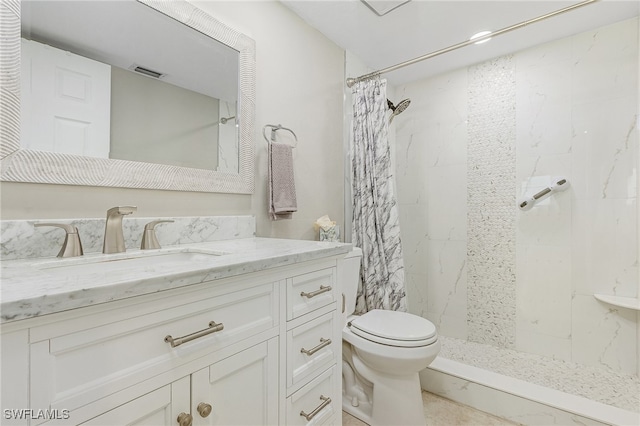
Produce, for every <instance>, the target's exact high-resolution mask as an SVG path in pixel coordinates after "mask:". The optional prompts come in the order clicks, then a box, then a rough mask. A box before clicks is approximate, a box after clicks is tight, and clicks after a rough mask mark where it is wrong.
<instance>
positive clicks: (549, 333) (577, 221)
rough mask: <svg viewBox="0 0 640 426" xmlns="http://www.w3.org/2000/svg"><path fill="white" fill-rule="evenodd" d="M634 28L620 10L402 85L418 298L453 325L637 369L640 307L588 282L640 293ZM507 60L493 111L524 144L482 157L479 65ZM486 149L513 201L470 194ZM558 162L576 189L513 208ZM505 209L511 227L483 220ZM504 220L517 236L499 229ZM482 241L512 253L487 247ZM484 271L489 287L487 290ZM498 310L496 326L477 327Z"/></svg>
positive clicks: (401, 145) (434, 316) (617, 369)
mask: <svg viewBox="0 0 640 426" xmlns="http://www.w3.org/2000/svg"><path fill="white" fill-rule="evenodd" d="M638 26H639V25H638V18H635V19H631V20H626V21H622V22H619V23H617V24H613V25H610V26H606V27H602V28H598V29H595V30H591V31H588V32H585V33H582V34H577V35H575V36H572V37H568V38H565V39H561V40H557V41H554V42H551V43H546V44H544V45H540V46H537V47H534V48H531V49H527V50H524V51H521V52H518V53H516V54H514V55H513V56H512V57H510V58H509V57H503V58H498V59H496V60H494V61H490V62H488V63H486V64H481V65H480V66H475V67H470V68H468V69H461V70H456V71H453V72H450V73H446V74H443V75H440V76H436V77H434V78H430V79H426V80H423V81H418V82H415V83H411V84H408V85H404V86H400V87H396V92H397V93H398V94H399V95H398V97H399V98H407V97H408V98H411V100H412V103H411V106H410V108H408V109H407V110H406V111H405V112H404V113H403V114H402V116H401V117H398V120H397V123H396V126H397V127H396V137H397V148H396V149H397V160H396V161H397V185H398V201H399V206H400V215H401V224H402V230H403V231H402V232H403V234H402V238H403V245H404V250H405V268H406V274H407V293H408V299H409V300H408V306H409V311H410V312H413V313H416V314H419V315H422V316H424V317H426V318H428V319H429V320H431V321H432V322H434V323H435V324H436V326H437V327H438V330H439V332H440V333H441V334H443V335H444V336H448V337H452V338H456V339H462V340H466V341H473V342H479V343H488V344H490V345H493V346H496V347H502V348H511V349H514V350H516V351H517V352H519V353H522V354H523V356H529V355H537V356H541V357H544V358H548V359H555V360H563V361H568V362H574V363H577V364H578V365H586V366H589V367H590V368H591V367H593V368H597V369H598V368H599V369H601V370H602V371H606V372H609V373H615V374H622V375H628V374H631V375H636V376H637V374H638V367H639V366H638V359H639V358H640V357H638V350H637V344H638V342H637V341H638V336H639V335H640V334H639V332H638V316H637V315H636V314H635V312H633V311H628V310H625V309H623V308H615V307H612V306H609V305H605V304H603V303H601V302H598V301H597V300H596V299H594V297H593V293H605V294H617V295H621V296H631V297H635V296H637V295H638V288H639V284H638V249H637V246H638V241H637V239H638V230H637V210H636V209H637V207H636V199H637V190H638V188H637V181H638V179H637V173H638V170H637V169H638V154H639V153H638V140H639V134H638V128H637V125H638V124H637V123H638V109H639V107H638V104H639V102H638V78H639V77H638V75H639V72H638V60H639V58H638V51H639V46H638ZM505 61H511V64H512V65H513V69H514V72H515V74H514V81H515V86H514V97H515V102H514V104H515V111H510V110H508V109H507V110H505V111H504V112H503V113H501V114H500V115H499V116H497V117H493V118H494V119H495V120H497V121H498V122H500V120H503V121H502V123H503V124H504V126H506V127H508V128H510V129H513V133H514V145H513V148H514V151H513V152H512V151H511V149H510V148H509V149H507V151H506V152H503V153H501V152H500V151H493V152H491V155H488V154H489V149H490V144H488V145H486V147H485V148H486V151H485V150H483V149H485V148H480V149H478V148H479V147H478V146H477V145H474V144H475V143H476V142H477V138H476V137H475V136H476V135H477V132H478V126H483V125H485V126H489V127H490V126H491V125H492V123H489V122H487V123H484V124H483V123H477V122H475V123H474V121H473V109H474V108H475V107H476V105H474V104H473V99H472V98H471V97H472V96H475V95H473V93H474V92H473V91H472V90H473V86H474V85H482V80H480V81H476V82H474V80H473V79H474V78H475V76H477V75H478V72H479V71H481V70H482V73H484V75H485V78H486V85H488V86H490V85H491V84H492V83H491V82H495V81H499V80H500V79H501V78H503V77H504V74H503V71H504V70H503V69H501V68H500V67H496V65H497V64H498V63H502V64H503V65H504V63H505ZM492 67H493V69H492ZM502 81H504V80H502ZM477 93H479V92H477ZM394 122H395V121H394ZM480 130H481V131H485V130H486V129H485V130H482V129H480ZM490 139H491V140H492V141H493V142H496V140H497V139H498V138H490ZM483 156H484V158H488V159H487V160H484V159H482V158H481V157H483ZM491 156H493V158H490V157H491ZM507 158H508V161H507V163H508V164H507V163H505V164H503V163H502V161H504V160H505V159H507ZM487 162H488V164H489V167H495V168H496V173H498V172H499V171H500V173H503V172H504V177H505V178H508V181H509V185H510V187H509V188H508V189H504V190H503V191H500V194H499V196H504V197H506V198H510V199H511V201H510V202H512V206H511V207H510V208H509V210H508V211H504V210H500V207H499V206H501V204H499V203H498V204H496V206H498V207H496V210H494V209H493V208H488V209H484V210H481V211H479V210H478V209H477V206H476V205H475V204H474V199H473V197H472V195H473V194H474V193H475V192H474V191H476V190H477V189H479V188H478V187H476V185H477V184H478V182H479V181H478V180H477V179H476V178H477V173H478V167H479V166H485V167H486V166H487ZM556 176H564V177H566V178H567V179H568V180H569V182H570V185H571V186H570V187H569V189H568V190H567V191H564V192H560V193H556V194H554V195H553V196H552V197H549V198H547V199H545V200H543V201H541V202H539V203H537V204H536V206H535V207H534V208H533V209H531V210H529V211H520V210H519V209H517V208H516V202H515V201H516V200H517V199H519V198H520V197H523V196H526V195H533V194H534V193H535V192H537V191H538V190H539V189H540V188H541V187H543V186H545V185H547V184H548V183H550V182H552V180H553V178H554V177H556ZM493 188H495V186H494V187H493ZM509 191H510V194H506V192H509ZM487 197H488V199H490V198H491V196H490V195H488V194H487ZM494 202H496V200H490V203H494ZM478 213H480V214H479V216H476V215H477V214H478ZM496 215H498V217H502V218H503V219H502V222H501V223H503V224H504V229H501V227H500V226H497V225H496V226H495V227H494V228H493V230H490V229H491V228H487V227H486V226H485V225H486V222H484V223H483V222H482V220H480V221H478V220H476V219H474V218H475V217H477V218H480V219H482V218H483V217H485V216H486V217H489V218H490V217H491V216H496ZM511 226H512V228H510V227H511ZM505 232H506V235H510V236H511V237H513V239H512V240H508V239H507V240H504V239H502V238H498V237H499V235H501V234H503V233H505ZM479 236H485V237H486V238H487V239H486V241H482V244H483V246H482V247H480V246H477V244H478V243H480V242H481V241H480V240H477V239H478V238H479ZM494 240H495V241H496V242H495V244H498V246H496V247H494V246H493V245H491V244H489V245H487V244H488V243H487V241H489V242H490V241H494ZM511 244H512V245H511ZM505 245H506V246H505ZM474 247H475V248H474ZM505 247H506V248H507V250H506V251H504V250H505ZM481 249H483V250H484V251H485V252H487V253H490V254H491V256H497V255H499V256H500V258H501V259H502V260H508V262H507V263H505V262H502V261H497V262H493V263H492V262H491V257H487V258H483V257H482V256H477V255H476V253H477V250H481ZM496 250H501V252H499V253H493V252H494V251H496ZM509 250H514V252H513V255H511V254H510V252H509ZM500 267H503V268H505V269H504V270H502V271H497V270H496V269H498V268H500ZM482 270H484V271H485V272H486V273H487V274H488V275H486V277H489V279H494V282H489V283H487V285H496V286H497V287H496V288H495V290H496V291H495V292H494V293H491V292H478V291H477V290H478V288H479V287H478V277H479V276H480V275H478V271H482ZM491 274H494V275H493V276H494V278H491ZM495 277H500V280H498V279H497V278H495ZM501 291H503V292H504V293H500V292H501ZM494 296H495V297H494ZM491 317H494V318H499V319H500V321H499V322H496V323H495V324H496V325H497V328H489V327H485V328H482V327H477V324H481V323H482V321H483V320H485V321H486V319H487V318H491ZM478 347H486V345H479V346H478ZM536 369H537V367H536V366H535V365H532V366H531V370H532V371H531V373H532V374H534V373H535V370H536ZM542 370H544V369H542ZM536 374H544V372H543V371H540V372H539V373H536ZM587 379H588V378H585V380H587ZM585 385H586V386H588V385H589V384H585ZM593 385H594V386H596V387H597V386H598V384H597V383H594V384H593Z"/></svg>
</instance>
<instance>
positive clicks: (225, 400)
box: [2, 256, 341, 426]
mask: <svg viewBox="0 0 640 426" xmlns="http://www.w3.org/2000/svg"><path fill="white" fill-rule="evenodd" d="M340 267H341V259H340V257H338V256H334V257H331V258H327V259H324V260H316V261H310V262H304V263H299V264H296V265H291V266H285V267H279V268H273V269H269V270H265V271H263V272H259V273H250V274H244V275H239V276H235V277H231V278H224V279H219V280H212V281H207V282H203V283H201V284H196V285H189V286H185V287H180V288H173V289H170V290H164V291H158V292H157V293H154V294H148V295H144V296H137V297H131V298H129V299H124V300H118V301H113V302H108V303H102V304H97V305H93V306H88V307H83V308H79V309H73V310H69V311H65V312H58V313H54V314H50V315H44V316H40V317H36V318H32V319H26V320H21V321H15V322H9V323H4V324H3V325H2V343H3V346H2V355H3V358H4V359H3V360H2V372H3V374H2V391H3V394H5V392H6V390H7V389H11V388H14V389H16V394H15V395H14V396H11V397H6V396H4V395H3V397H2V404H3V406H2V408H3V412H4V410H6V409H21V408H25V409H29V410H30V413H28V415H27V416H26V417H27V418H24V419H21V420H16V419H13V418H12V419H7V417H6V415H5V417H4V419H3V424H5V423H6V424H13V423H15V424H25V425H27V424H28V425H41V424H47V425H49V424H52V425H53V424H87V425H115V424H132V425H133V424H153V425H162V424H166V425H178V424H182V425H184V426H187V425H189V424H192V425H234V424H238V425H240V424H241V425H259V424H266V425H276V424H278V425H283V424H292V425H293V424H295V425H298V424H340V421H341V416H340V415H339V414H340V406H341V404H340V398H341V390H340V386H341V380H340V377H341V370H340V366H341V365H340V363H339V360H340V350H341V330H340V326H339V324H340V312H339V309H338V303H337V300H338V297H337V295H338V294H340V293H339V291H338V289H337V280H336V277H337V272H338V269H339V268H340ZM105 291H108V289H105ZM7 343H11V346H8V345H7ZM39 410H44V412H42V411H40V412H39ZM296 410H297V413H296ZM38 414H40V415H38ZM28 417H32V418H31V419H29V418H28ZM178 419H180V420H181V422H182V423H181V422H180V421H179V420H178ZM12 422H13V423H12Z"/></svg>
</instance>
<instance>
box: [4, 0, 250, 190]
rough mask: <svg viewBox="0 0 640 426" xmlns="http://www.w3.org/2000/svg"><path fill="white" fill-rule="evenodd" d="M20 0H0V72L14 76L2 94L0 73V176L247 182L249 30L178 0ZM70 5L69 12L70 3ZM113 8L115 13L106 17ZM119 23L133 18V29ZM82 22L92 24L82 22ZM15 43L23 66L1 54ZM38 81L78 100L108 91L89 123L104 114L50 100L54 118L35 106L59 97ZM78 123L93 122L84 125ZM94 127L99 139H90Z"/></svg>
mask: <svg viewBox="0 0 640 426" xmlns="http://www.w3.org/2000/svg"><path fill="white" fill-rule="evenodd" d="M20 3H21V2H19V1H9V2H3V3H2V6H0V7H2V8H3V9H5V10H3V11H2V15H1V16H2V22H1V24H2V28H1V29H0V31H2V37H3V43H4V40H7V46H6V48H7V49H5V46H4V45H3V55H2V57H1V58H0V61H1V63H0V71H2V73H3V75H8V76H9V77H10V79H9V81H10V82H11V83H12V84H11V85H7V87H6V89H7V90H6V92H10V93H5V85H4V82H3V96H2V100H0V107H1V108H2V110H1V112H2V113H3V114H2V115H1V116H0V127H1V128H2V132H3V140H2V145H1V146H0V148H1V150H0V154H1V156H2V157H1V158H2V175H1V178H2V180H6V181H18V182H35V183H63V184H72V185H95V186H115V187H135V188H149V189H170V190H180V191H202V192H231V193H251V192H253V186H254V183H253V144H252V136H253V125H254V122H253V121H254V120H253V117H254V93H255V79H254V76H255V45H254V42H253V40H251V39H250V38H248V37H246V36H244V35H242V34H240V33H238V32H236V31H234V30H232V29H230V28H228V27H226V26H225V25H223V24H221V23H220V22H218V21H217V20H215V19H214V18H212V17H211V16H209V15H207V14H206V13H204V12H203V11H201V10H199V9H197V8H195V7H194V6H193V5H191V4H189V3H187V2H183V1H172V2H155V1H151V0H140V1H135V0H129V1H126V2H123V1H118V2H112V1H91V2H86V1H73V2H51V1H44V2H40V1H37V2H22V6H23V7H22V11H21V8H20V6H21V5H20ZM65 4H70V5H71V6H72V8H73V11H72V12H66V11H65V10H64V8H63V6H64V5H65ZM47 8H53V9H47ZM6 12H9V13H6ZM21 12H22V15H21ZM81 12H86V13H84V14H83V15H82V16H83V17H82V18H80V19H77V18H75V19H74V22H70V21H67V20H68V19H69V18H67V17H68V16H74V17H77V16H78V15H79V14H80V13H81ZM112 13H115V14H116V15H115V16H117V17H118V18H113V19H109V18H105V17H108V16H110V14H112ZM21 16H22V21H21V19H20V17H21ZM52 16H53V17H54V18H52ZM96 17H97V18H98V19H97V20H96V19H95V18H96ZM124 17H127V19H125V18H124ZM108 22H109V23H111V24H114V25H115V29H114V28H108V27H109V25H106V24H107V23H108ZM57 23H59V24H62V25H61V27H63V28H66V29H72V31H66V32H64V33H61V32H60V31H59V30H57V29H55V28H53V24H57ZM126 23H130V24H131V25H132V26H133V27H134V28H133V29H131V31H130V32H127V31H129V30H125V28H126V26H125V24H126ZM21 26H22V29H23V31H22V34H21V32H20V27H21ZM79 27H85V28H88V29H90V30H92V33H91V34H92V35H87V34H81V33H78V32H77V31H79ZM114 31H115V34H114ZM21 36H22V37H24V39H22V37H21ZM119 39H121V40H122V43H120V42H119V41H118V40H119ZM91 40H94V41H91ZM16 50H17V51H21V54H22V61H21V62H22V67H20V65H19V63H18V64H16V61H15V59H16V58H15V55H13V56H11V55H8V54H7V55H5V54H4V52H5V51H6V52H7V53H9V52H15V51H16ZM34 52H35V53H34ZM70 52H72V53H70ZM42 57H44V58H45V59H42ZM51 57H54V60H53V62H54V65H52V66H50V65H49V64H50V62H52V61H51V60H50V58H51ZM55 58H59V60H60V61H63V62H62V66H60V65H58V63H57V62H56V61H58V59H55ZM167 59H169V60H167ZM43 61H44V62H43ZM64 61H70V62H71V63H73V66H76V65H75V64H76V63H80V65H79V66H80V67H81V68H80V69H79V70H78V69H75V68H73V67H72V66H71V65H68V62H64ZM43 63H45V64H46V65H45V66H43V65H42V64H43ZM107 63H108V65H106V64H107ZM32 64H33V66H31V65H32ZM47 67H50V68H51V69H52V71H51V72H49V74H46V73H45V74H46V75H45V77H44V78H42V77H41V76H37V75H35V74H37V73H36V72H34V71H33V70H41V69H48V68H47ZM82 67H87V68H82ZM94 67H95V68H96V69H97V71H95V73H96V75H98V76H100V74H101V73H106V74H107V76H106V77H102V80H100V78H99V77H96V78H95V79H94V78H93V77H92V79H91V81H92V82H94V81H103V82H104V84H102V83H101V84H92V85H89V84H88V83H87V82H86V79H83V78H84V76H86V75H93V74H91V72H93V71H87V69H88V70H93V69H94ZM136 68H138V71H137V72H136V71H135V69H136ZM60 70H63V71H64V72H62V71H60ZM101 70H102V71H101ZM104 70H106V71H104ZM156 71H158V74H160V75H158V74H155V73H154V72H156ZM149 74H153V76H150V75H149ZM81 77H82V78H81ZM40 81H44V82H45V83H48V82H50V83H49V84H50V85H51V86H52V88H49V90H42V89H41V88H42V87H48V86H46V85H45V86H43V84H45V83H41V82H40ZM19 86H21V87H19ZM102 86H104V87H106V89H104V90H102V92H101V91H100V89H99V88H100V87H102ZM16 89H21V92H22V93H21V97H18V96H17V93H20V92H19V91H17V90H16ZM39 89H40V90H39ZM30 92H33V93H30ZM45 92H49V93H51V92H55V93H56V94H58V93H62V94H63V95H65V96H67V97H70V98H73V101H74V102H75V103H79V102H76V101H77V100H78V99H80V100H82V101H83V102H84V103H87V101H85V100H84V99H85V98H91V99H92V100H95V99H98V98H101V96H102V95H100V93H106V95H105V96H102V97H103V98H104V97H106V98H107V99H108V100H107V102H104V100H102V101H101V102H98V105H99V107H98V108H94V109H98V110H99V109H100V108H101V109H102V111H105V113H104V114H102V113H98V114H95V115H96V116H97V117H98V118H97V119H95V120H96V121H95V122H96V123H98V122H99V121H100V120H99V119H101V118H103V116H106V119H103V121H102V122H106V124H102V127H100V126H99V125H94V124H93V123H94V122H93V121H92V120H94V118H93V116H92V117H91V118H85V115H82V117H81V118H75V117H71V118H68V117H66V116H65V117H63V118H60V117H62V116H63V114H61V113H58V112H56V111H54V112H53V113H52V112H50V111H47V114H49V115H50V116H55V117H56V119H55V120H53V119H48V118H46V117H48V116H45V118H42V117H40V116H38V113H40V111H39V110H42V109H43V108H42V105H44V106H46V107H47V108H44V109H50V108H49V105H53V104H55V102H53V101H48V100H47V99H46V98H44V99H43V98H42V93H45ZM6 94H7V95H10V96H9V97H7V96H5V95H6ZM108 95H110V97H109V96H108ZM21 103H22V115H23V117H22V123H21V125H22V129H21V132H20V129H19V128H17V127H16V117H17V118H20V111H21ZM80 103H81V102H80ZM105 105H106V106H105ZM54 109H55V106H54ZM25 111H26V113H25ZM5 113H9V114H5ZM80 114H85V112H81V113H80ZM92 114H93V112H92ZM175 118H177V119H175ZM172 119H174V120H173V121H172ZM47 120H49V121H47ZM78 123H80V124H78ZM85 123H92V124H91V126H92V127H90V129H91V130H87V127H88V126H85ZM45 124H46V125H45ZM47 126H48V127H47ZM83 126H84V127H83ZM185 126H186V127H185ZM42 129H45V130H42ZM95 129H103V130H101V131H95ZM95 134H97V136H99V137H98V138H97V139H98V142H94V141H93V139H91V140H90V142H86V140H87V139H88V136H87V135H91V136H95ZM5 135H6V136H8V137H5ZM52 135H54V136H55V137H52ZM89 139H90V138H89Z"/></svg>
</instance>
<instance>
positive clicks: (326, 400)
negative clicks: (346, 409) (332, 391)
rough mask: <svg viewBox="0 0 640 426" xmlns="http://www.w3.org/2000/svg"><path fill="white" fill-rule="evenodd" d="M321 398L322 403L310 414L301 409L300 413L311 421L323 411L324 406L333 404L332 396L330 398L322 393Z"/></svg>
mask: <svg viewBox="0 0 640 426" xmlns="http://www.w3.org/2000/svg"><path fill="white" fill-rule="evenodd" d="M320 399H321V400H322V404H320V405H318V406H317V407H316V409H315V410H313V411H312V412H310V413H309V414H307V413H305V412H304V411H300V415H301V416H302V417H304V418H305V419H307V421H309V420H311V419H312V418H314V417H315V416H316V415H317V414H318V413H319V412H320V411H322V409H323V408H324V407H326V406H327V405H329V404H331V398H329V397H328V396H322V395H320Z"/></svg>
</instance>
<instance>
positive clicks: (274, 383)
mask: <svg viewBox="0 0 640 426" xmlns="http://www.w3.org/2000/svg"><path fill="white" fill-rule="evenodd" d="M277 342H278V340H277V339H276V338H274V339H271V340H268V341H266V342H263V343H260V344H258V345H256V346H252V347H250V348H248V349H245V350H244V351H242V352H239V353H237V354H235V355H233V356H231V357H229V358H226V359H223V360H222V361H219V362H217V363H215V364H212V365H210V366H209V367H206V368H203V369H202V370H199V371H197V372H195V373H194V374H193V375H192V378H191V386H192V387H191V413H192V415H193V424H194V426H196V425H273V424H278V343H277ZM209 407H210V409H211V412H210V413H209V414H208V415H206V417H204V416H203V415H202V414H206V412H203V413H202V414H201V411H203V409H205V410H206V409H207V408H209Z"/></svg>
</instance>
